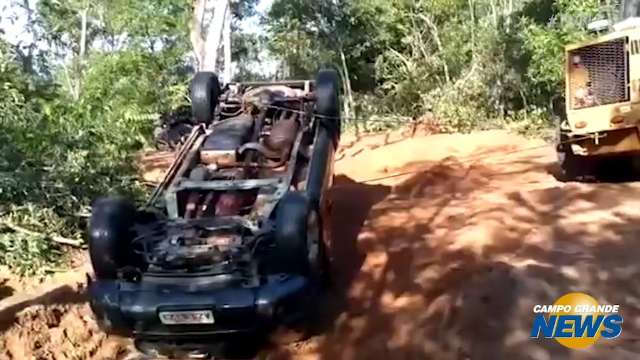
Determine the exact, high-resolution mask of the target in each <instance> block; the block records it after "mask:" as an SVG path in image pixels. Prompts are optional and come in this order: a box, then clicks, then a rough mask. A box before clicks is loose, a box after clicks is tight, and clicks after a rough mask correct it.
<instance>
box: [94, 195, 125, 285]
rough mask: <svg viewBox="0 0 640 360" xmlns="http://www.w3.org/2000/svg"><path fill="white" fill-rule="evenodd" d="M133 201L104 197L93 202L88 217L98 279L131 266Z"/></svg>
mask: <svg viewBox="0 0 640 360" xmlns="http://www.w3.org/2000/svg"><path fill="white" fill-rule="evenodd" d="M135 217H136V209H135V207H134V205H133V204H131V203H130V202H129V201H127V200H126V199H123V198H102V199H98V200H96V201H95V202H94V204H93V205H92V209H91V218H90V220H89V257H90V259H91V264H92V266H93V271H94V273H95V276H96V278H98V279H115V278H117V276H118V270H119V269H121V268H122V267H124V266H127V265H130V264H129V263H130V262H131V260H132V258H133V256H132V252H131V249H130V242H131V240H132V226H133V223H134V219H135Z"/></svg>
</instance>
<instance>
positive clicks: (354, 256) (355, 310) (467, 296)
mask: <svg viewBox="0 0 640 360" xmlns="http://www.w3.org/2000/svg"><path fill="white" fill-rule="evenodd" d="M339 156H340V160H339V161H338V162H337V163H336V173H337V174H338V176H337V177H336V186H335V188H334V190H333V198H334V200H335V205H334V217H333V219H332V232H333V235H334V242H333V244H332V246H331V247H332V256H333V268H334V273H335V274H334V278H335V282H336V286H335V288H336V290H335V292H334V294H333V296H332V297H331V299H330V301H329V306H328V307H327V308H328V310H327V313H326V314H325V319H324V321H323V323H324V326H323V327H322V328H321V329H319V331H318V335H316V336H314V337H312V338H311V339H309V340H307V341H305V342H301V343H297V344H294V345H290V346H285V347H280V348H274V349H269V351H267V352H266V354H265V355H262V357H265V358H270V359H290V358H293V359H388V358H394V359H425V358H426V359H456V360H458V359H461V360H462V359H474V360H476V359H531V360H546V359H601V358H605V357H606V358H609V359H636V358H637V357H638V355H637V354H640V343H639V340H640V336H639V335H640V286H639V285H640V284H639V282H640V276H639V275H640V267H639V265H638V261H637V258H638V256H637V254H639V251H638V250H640V225H638V220H640V183H636V182H627V183H616V184H614V183H600V184H580V183H563V182H561V181H558V180H557V179H556V178H555V176H554V175H555V174H556V172H557V169H556V168H555V165H554V163H555V161H554V160H555V159H554V153H553V149H552V147H550V146H548V145H546V144H544V143H543V142H541V141H535V140H526V139H523V138H521V137H518V136H516V135H513V134H509V133H507V132H504V131H490V132H482V133H476V134H471V135H432V136H421V135H418V136H416V137H415V138H411V139H404V138H403V137H402V136H401V135H400V133H394V134H392V135H391V136H389V137H386V138H385V136H383V135H379V136H370V137H366V138H364V139H361V140H359V141H357V142H352V141H350V140H349V139H345V140H344V141H343V149H342V150H341V152H340V154H339ZM72 290H73V291H71V293H74V292H75V293H76V294H81V291H80V292H78V291H77V290H78V289H77V288H76V289H72ZM569 291H585V292H588V293H590V294H591V295H592V296H594V297H595V298H596V299H598V300H599V301H601V302H603V303H615V304H620V305H621V308H622V315H624V317H625V322H624V325H623V333H622V336H621V337H620V338H619V339H616V340H614V341H600V342H599V343H598V344H596V345H595V346H594V347H592V348H590V349H588V350H583V351H570V350H569V349H566V348H564V347H561V346H560V345H559V344H557V343H556V342H555V341H554V340H539V341H538V340H531V339H529V337H528V336H529V330H530V326H531V320H532V312H531V309H532V306H533V304H536V303H543V304H546V303H553V302H554V301H555V299H556V298H557V297H558V296H560V295H562V294H564V293H566V292H569ZM0 293H1V292H0ZM9 299H10V298H9ZM4 301H7V300H6V299H5V300H0V309H2V302H4ZM12 311H13V312H14V313H15V316H10V317H9V319H8V320H7V319H5V320H1V319H2V317H1V314H2V310H0V332H2V335H1V336H0V359H1V360H4V359H21V358H25V359H29V358H37V359H56V360H62V359H89V358H102V359H113V358H124V357H128V356H129V357H130V356H131V352H130V348H129V345H128V344H127V343H126V342H123V341H121V340H119V339H110V338H105V337H104V335H102V334H101V333H100V332H99V331H98V330H97V329H96V328H95V325H94V323H93V320H92V319H91V317H90V313H89V311H88V307H87V305H86V303H84V299H83V298H82V296H79V297H75V298H74V297H73V296H70V297H68V298H65V297H64V296H63V297H62V298H61V299H58V300H56V301H52V299H51V298H50V297H47V296H44V297H38V298H35V299H33V301H31V302H29V303H27V304H26V305H25V306H22V307H21V308H19V309H16V308H14V309H13V310H12Z"/></svg>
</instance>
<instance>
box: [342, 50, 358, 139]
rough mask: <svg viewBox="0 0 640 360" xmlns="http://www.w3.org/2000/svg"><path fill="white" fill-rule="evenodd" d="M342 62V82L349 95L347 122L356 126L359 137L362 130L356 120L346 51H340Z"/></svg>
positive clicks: (346, 107) (346, 106)
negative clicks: (349, 121) (350, 121)
mask: <svg viewBox="0 0 640 360" xmlns="http://www.w3.org/2000/svg"><path fill="white" fill-rule="evenodd" d="M340 60H342V74H343V76H342V78H343V79H342V81H343V82H344V87H345V92H346V94H345V95H347V96H346V97H347V101H346V102H345V107H344V110H345V111H344V116H345V118H346V120H352V121H353V123H354V125H355V130H356V136H359V135H360V134H359V132H360V129H359V127H358V119H356V116H355V111H354V108H353V93H352V91H351V80H350V78H349V68H347V59H346V57H345V56H344V51H343V50H342V49H340Z"/></svg>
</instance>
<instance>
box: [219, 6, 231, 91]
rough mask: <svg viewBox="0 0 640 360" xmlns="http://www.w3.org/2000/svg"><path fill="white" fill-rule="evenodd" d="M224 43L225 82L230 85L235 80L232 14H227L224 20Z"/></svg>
mask: <svg viewBox="0 0 640 360" xmlns="http://www.w3.org/2000/svg"><path fill="white" fill-rule="evenodd" d="M222 42H223V46H224V82H225V83H229V82H231V79H232V78H233V69H232V68H231V14H227V16H225V18H224V29H223V32H222Z"/></svg>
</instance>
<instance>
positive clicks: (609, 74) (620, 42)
mask: <svg viewBox="0 0 640 360" xmlns="http://www.w3.org/2000/svg"><path fill="white" fill-rule="evenodd" d="M626 43H627V38H620V39H615V40H610V41H607V42H603V43H599V44H595V45H589V46H585V47H583V48H579V49H575V50H572V51H570V52H569V59H568V61H569V64H568V65H569V69H568V71H569V79H568V80H569V96H570V99H571V104H572V108H573V109H580V108H588V107H592V106H598V105H607V104H613V103H618V102H624V101H628V100H629V86H628V84H629V65H628V57H627V52H626Z"/></svg>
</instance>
